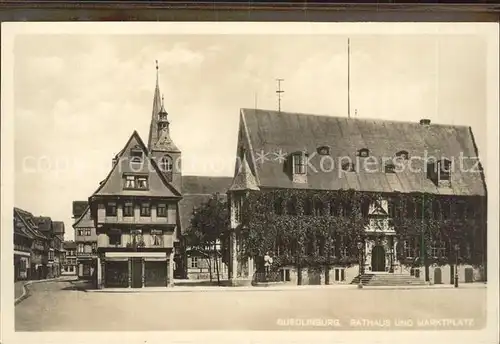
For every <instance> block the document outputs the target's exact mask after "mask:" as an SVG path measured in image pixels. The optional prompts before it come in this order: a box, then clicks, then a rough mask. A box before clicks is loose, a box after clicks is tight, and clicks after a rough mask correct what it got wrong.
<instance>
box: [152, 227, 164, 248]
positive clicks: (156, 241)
mask: <svg viewBox="0 0 500 344" xmlns="http://www.w3.org/2000/svg"><path fill="white" fill-rule="evenodd" d="M162 239H163V232H162V231H160V230H155V229H153V230H151V246H162Z"/></svg>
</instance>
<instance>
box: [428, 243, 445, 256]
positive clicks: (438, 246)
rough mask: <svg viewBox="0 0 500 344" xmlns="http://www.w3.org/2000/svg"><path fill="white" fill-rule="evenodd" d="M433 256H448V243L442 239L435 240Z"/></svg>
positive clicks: (432, 246) (432, 248)
mask: <svg viewBox="0 0 500 344" xmlns="http://www.w3.org/2000/svg"><path fill="white" fill-rule="evenodd" d="M431 257H434V258H443V257H446V244H445V242H444V241H442V240H437V241H434V242H433V243H432V245H431Z"/></svg>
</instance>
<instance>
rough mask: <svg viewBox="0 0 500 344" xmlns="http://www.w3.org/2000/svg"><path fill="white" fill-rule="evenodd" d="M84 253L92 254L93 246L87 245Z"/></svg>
mask: <svg viewBox="0 0 500 344" xmlns="http://www.w3.org/2000/svg"><path fill="white" fill-rule="evenodd" d="M84 252H85V253H91V252H92V246H91V245H85V247H84Z"/></svg>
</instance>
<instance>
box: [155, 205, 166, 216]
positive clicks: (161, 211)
mask: <svg viewBox="0 0 500 344" xmlns="http://www.w3.org/2000/svg"><path fill="white" fill-rule="evenodd" d="M156 216H158V217H167V205H166V204H165V203H160V204H158V205H157V207H156Z"/></svg>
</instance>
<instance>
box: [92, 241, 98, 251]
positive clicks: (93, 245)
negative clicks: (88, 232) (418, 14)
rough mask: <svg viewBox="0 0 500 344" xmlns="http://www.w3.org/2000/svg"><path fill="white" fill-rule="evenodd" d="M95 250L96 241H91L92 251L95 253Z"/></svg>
mask: <svg viewBox="0 0 500 344" xmlns="http://www.w3.org/2000/svg"><path fill="white" fill-rule="evenodd" d="M96 252H97V243H96V242H93V243H92V253H96Z"/></svg>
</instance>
